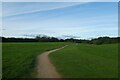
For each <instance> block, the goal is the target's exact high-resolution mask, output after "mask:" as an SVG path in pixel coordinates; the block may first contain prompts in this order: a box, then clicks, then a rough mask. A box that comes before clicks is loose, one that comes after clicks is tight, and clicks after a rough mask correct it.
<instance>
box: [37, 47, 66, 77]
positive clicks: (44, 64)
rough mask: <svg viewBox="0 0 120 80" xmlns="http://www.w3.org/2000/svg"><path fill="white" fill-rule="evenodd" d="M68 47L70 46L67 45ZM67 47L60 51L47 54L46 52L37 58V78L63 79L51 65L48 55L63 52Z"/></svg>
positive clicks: (51, 51)
mask: <svg viewBox="0 0 120 80" xmlns="http://www.w3.org/2000/svg"><path fill="white" fill-rule="evenodd" d="M66 46H68V45H66ZM66 46H63V47H61V48H58V49H54V50H50V51H47V52H44V53H42V54H40V55H38V57H37V78H61V76H60V75H59V73H58V72H57V71H56V68H55V67H54V65H53V64H52V63H51V61H50V59H49V57H48V55H49V54H51V53H53V52H55V51H58V50H61V49H63V48H65V47H66Z"/></svg>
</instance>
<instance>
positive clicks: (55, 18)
mask: <svg viewBox="0 0 120 80" xmlns="http://www.w3.org/2000/svg"><path fill="white" fill-rule="evenodd" d="M2 13H3V15H2V28H3V29H2V30H3V32H2V35H3V36H5V37H25V36H24V35H25V34H27V35H31V34H44V35H48V36H54V37H61V38H63V37H66V36H74V37H76V38H77V37H79V38H83V39H89V38H96V37H100V36H110V37H116V36H118V3H117V2H3V3H2Z"/></svg>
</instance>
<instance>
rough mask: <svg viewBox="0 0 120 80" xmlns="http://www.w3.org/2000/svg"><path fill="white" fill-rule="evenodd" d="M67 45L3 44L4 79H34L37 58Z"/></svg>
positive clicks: (59, 43)
mask: <svg viewBox="0 0 120 80" xmlns="http://www.w3.org/2000/svg"><path fill="white" fill-rule="evenodd" d="M65 44H66V43H61V42H58V43H52V42H51V43H39V42H38V43H34V42H33V43H29V42H28V43H3V44H2V61H3V65H2V66H3V67H2V70H3V71H2V72H3V73H2V75H3V78H18V77H32V75H31V74H32V73H31V72H33V71H34V67H35V62H36V61H35V59H36V56H37V55H38V54H40V53H42V52H44V51H47V50H51V49H55V48H58V47H61V46H63V45H65Z"/></svg>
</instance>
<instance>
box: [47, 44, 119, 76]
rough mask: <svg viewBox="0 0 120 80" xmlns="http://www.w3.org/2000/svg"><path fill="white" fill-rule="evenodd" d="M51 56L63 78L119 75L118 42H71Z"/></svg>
mask: <svg viewBox="0 0 120 80" xmlns="http://www.w3.org/2000/svg"><path fill="white" fill-rule="evenodd" d="M49 57H50V58H51V60H52V62H53V64H54V65H55V66H56V68H57V70H58V72H59V73H60V74H61V75H62V77H63V78H117V77H118V76H117V75H118V45H117V44H105V45H88V44H71V45H69V46H68V47H66V48H64V49H63V50H60V51H57V52H54V53H52V54H50V55H49Z"/></svg>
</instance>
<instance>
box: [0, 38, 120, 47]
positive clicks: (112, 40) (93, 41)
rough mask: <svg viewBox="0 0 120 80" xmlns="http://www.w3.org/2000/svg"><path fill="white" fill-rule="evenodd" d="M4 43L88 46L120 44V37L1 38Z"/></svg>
mask: <svg viewBox="0 0 120 80" xmlns="http://www.w3.org/2000/svg"><path fill="white" fill-rule="evenodd" d="M0 38H1V39H2V42H75V43H87V44H98V45H99V44H111V43H119V42H120V40H119V39H120V37H114V38H112V37H98V38H94V39H91V40H86V39H74V38H69V39H68V38H67V39H58V38H56V37H48V36H43V37H40V36H36V37H35V38H15V37H11V38H6V37H0Z"/></svg>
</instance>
